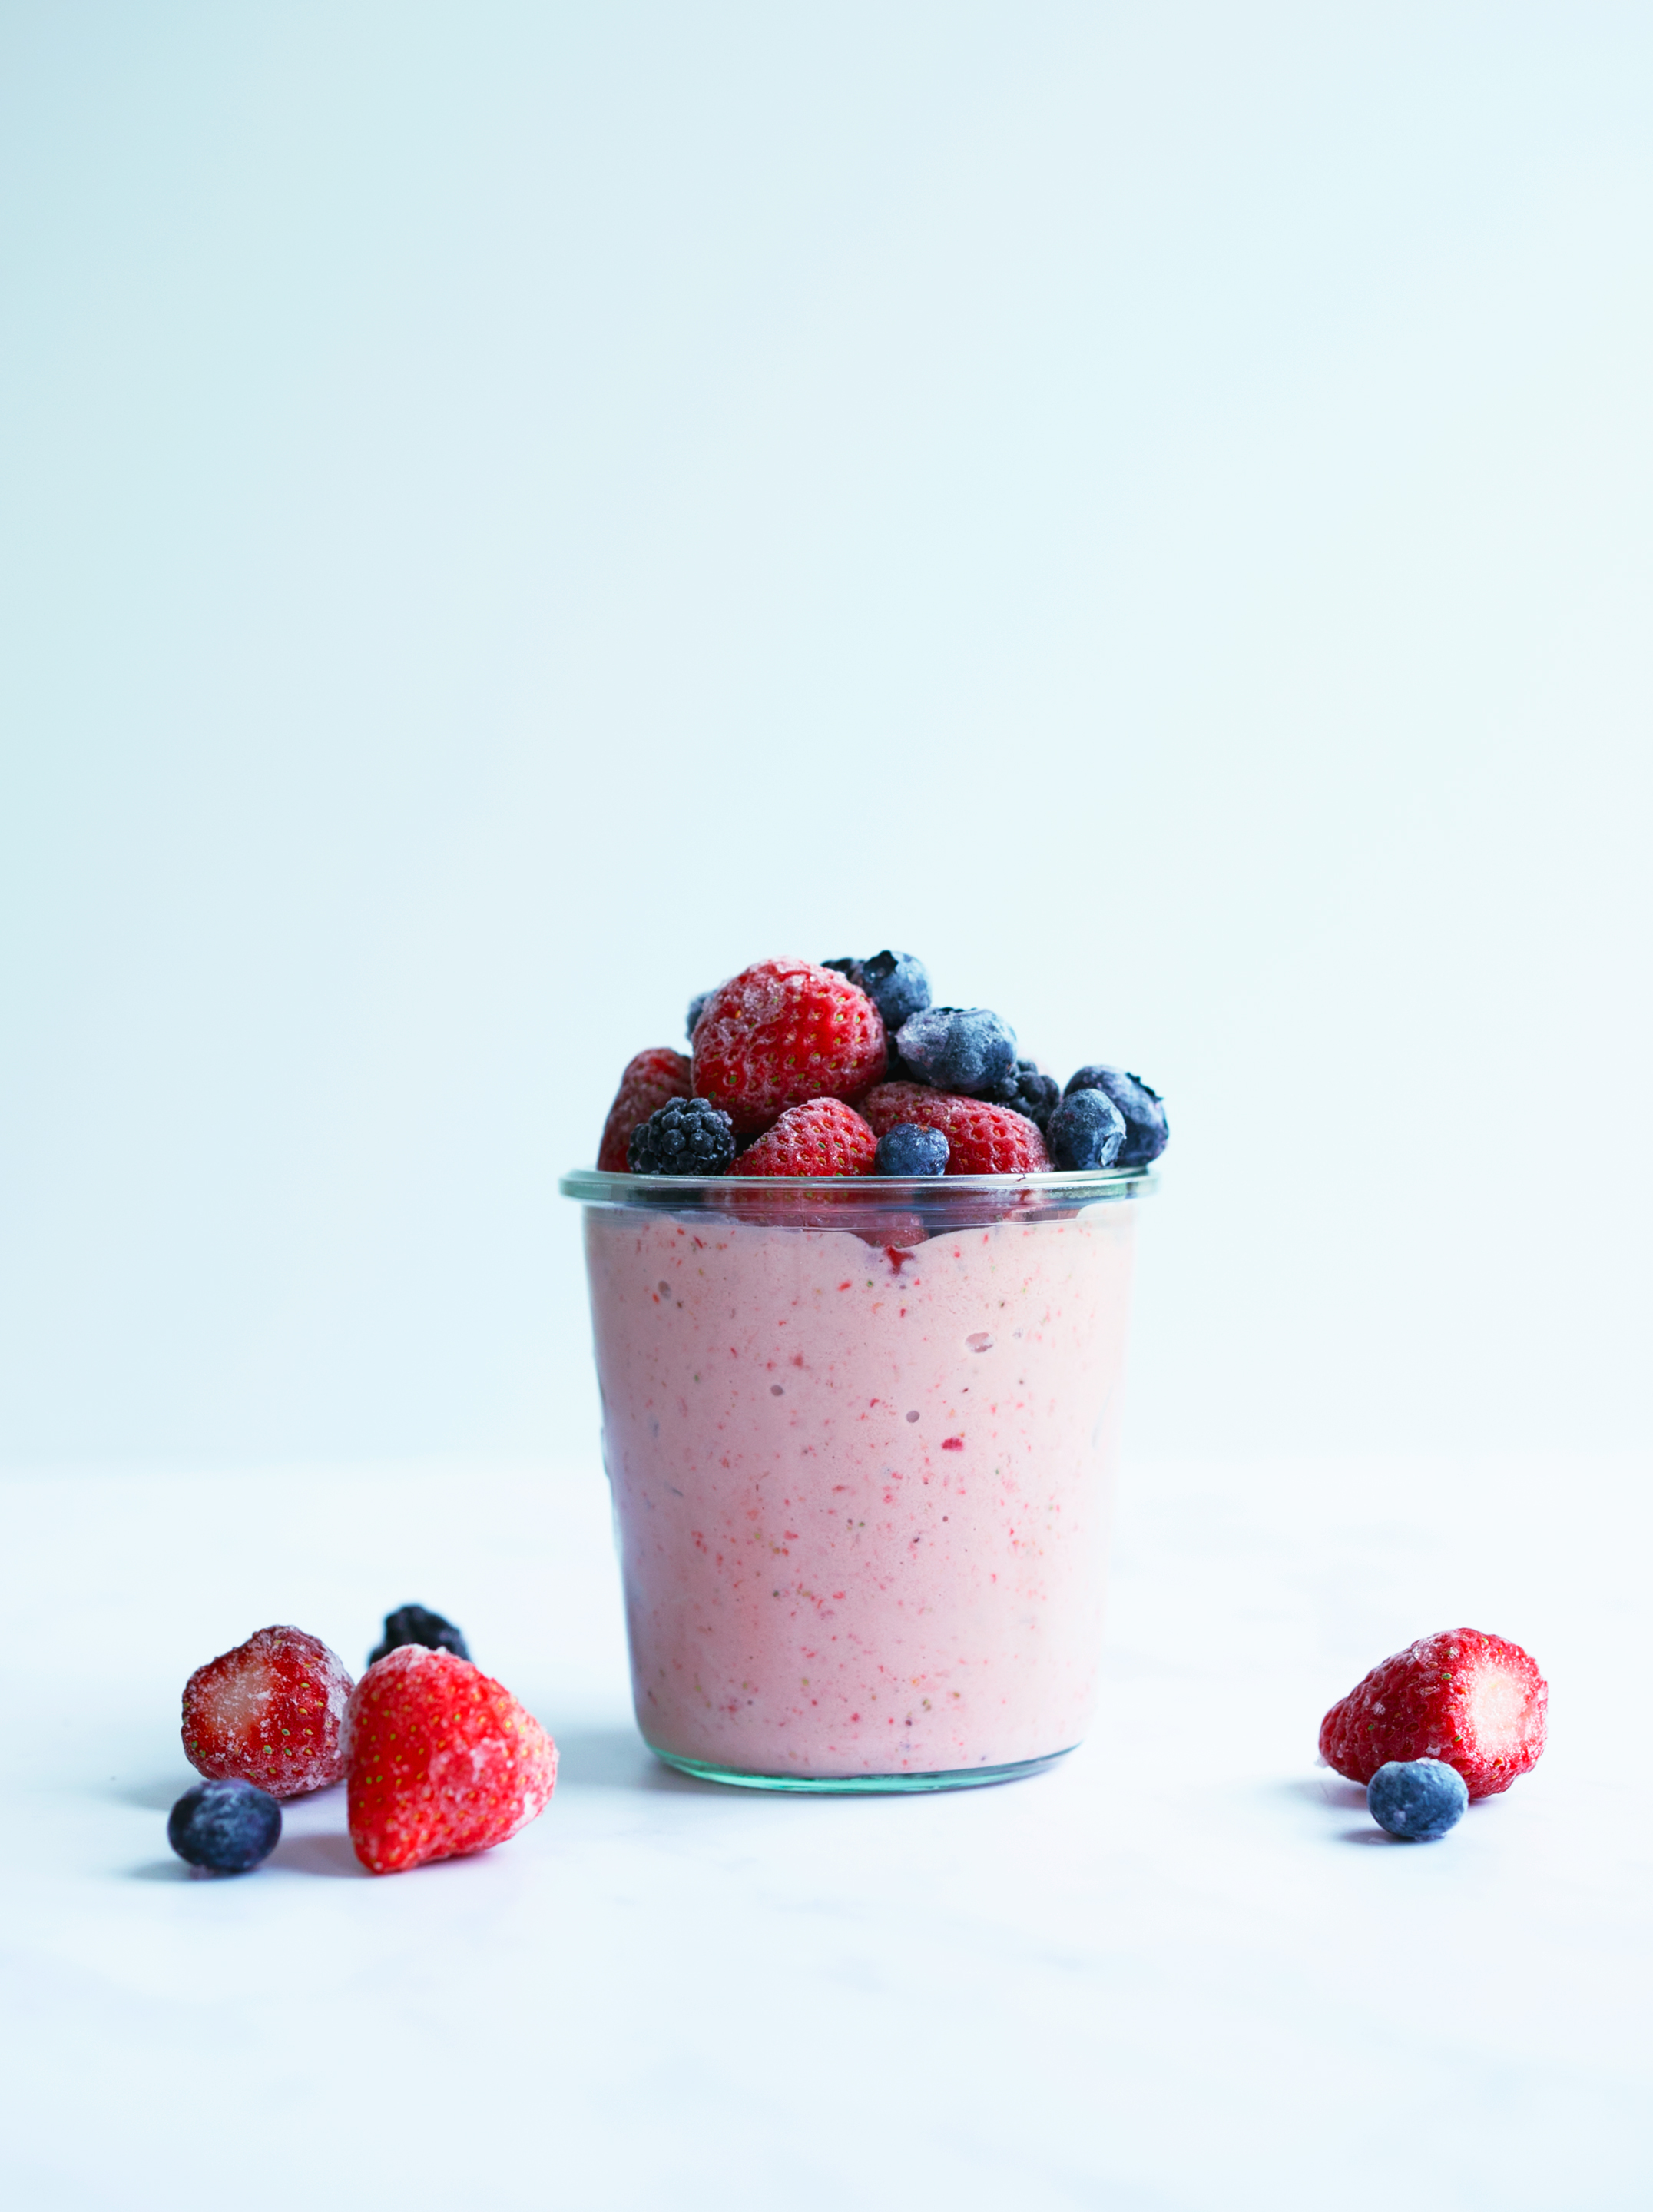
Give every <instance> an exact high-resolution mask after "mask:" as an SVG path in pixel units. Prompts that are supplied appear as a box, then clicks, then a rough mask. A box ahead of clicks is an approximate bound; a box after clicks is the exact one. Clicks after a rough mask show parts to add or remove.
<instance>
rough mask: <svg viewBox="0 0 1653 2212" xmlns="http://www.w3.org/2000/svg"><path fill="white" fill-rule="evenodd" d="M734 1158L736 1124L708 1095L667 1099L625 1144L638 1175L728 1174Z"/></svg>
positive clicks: (639, 1124) (641, 1122) (627, 1154)
mask: <svg viewBox="0 0 1653 2212" xmlns="http://www.w3.org/2000/svg"><path fill="white" fill-rule="evenodd" d="M734 1158H735V1128H734V1124H733V1123H732V1122H731V1121H730V1118H729V1116H728V1115H727V1114H725V1113H724V1109H723V1108H722V1107H721V1106H714V1105H712V1104H711V1102H710V1101H709V1100H708V1099H705V1098H669V1099H667V1101H666V1103H665V1104H664V1105H663V1106H659V1107H657V1108H656V1109H655V1110H654V1112H653V1113H652V1114H651V1115H650V1116H649V1118H648V1120H647V1121H639V1123H638V1125H637V1127H636V1128H634V1129H633V1131H632V1135H631V1141H630V1143H629V1144H628V1145H627V1147H626V1164H627V1167H628V1168H629V1169H630V1170H631V1171H632V1173H633V1175H683V1176H720V1175H726V1174H727V1173H728V1171H729V1166H730V1162H731V1161H732V1160H733V1159H734Z"/></svg>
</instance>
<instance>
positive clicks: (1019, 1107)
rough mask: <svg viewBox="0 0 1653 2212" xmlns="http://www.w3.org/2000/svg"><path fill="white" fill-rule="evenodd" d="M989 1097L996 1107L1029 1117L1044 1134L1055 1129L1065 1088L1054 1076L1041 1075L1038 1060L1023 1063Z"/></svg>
mask: <svg viewBox="0 0 1653 2212" xmlns="http://www.w3.org/2000/svg"><path fill="white" fill-rule="evenodd" d="M987 1095H988V1097H990V1099H991V1100H992V1101H993V1103H994V1104H995V1105H996V1106H1008V1107H1010V1108H1011V1109H1013V1110H1014V1112H1016V1113H1018V1114H1025V1115H1026V1116H1027V1118H1028V1120H1029V1121H1031V1122H1032V1124H1033V1126H1034V1127H1035V1128H1036V1129H1038V1130H1039V1131H1040V1132H1041V1133H1043V1132H1044V1130H1046V1129H1048V1128H1049V1127H1050V1126H1051V1115H1052V1114H1053V1113H1054V1112H1055V1111H1056V1106H1057V1100H1058V1099H1059V1098H1060V1097H1061V1096H1062V1086H1061V1085H1060V1084H1059V1083H1058V1082H1057V1079H1056V1078H1055V1076H1054V1075H1041V1074H1040V1073H1039V1071H1038V1066H1037V1065H1036V1063H1035V1062H1034V1061H1032V1060H1018V1061H1017V1062H1016V1064H1015V1066H1014V1067H1013V1068H1012V1069H1011V1071H1010V1073H1009V1074H1008V1075H1007V1076H1006V1077H1005V1078H1004V1079H1003V1080H1002V1082H1001V1083H1000V1085H998V1087H997V1089H996V1090H994V1091H989V1092H988V1094H987Z"/></svg>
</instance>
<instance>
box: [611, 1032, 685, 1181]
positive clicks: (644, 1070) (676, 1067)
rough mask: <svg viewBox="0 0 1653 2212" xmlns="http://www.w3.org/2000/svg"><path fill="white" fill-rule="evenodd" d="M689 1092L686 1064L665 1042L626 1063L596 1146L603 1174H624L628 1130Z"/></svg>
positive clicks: (628, 1140) (639, 1124) (681, 1056)
mask: <svg viewBox="0 0 1653 2212" xmlns="http://www.w3.org/2000/svg"><path fill="white" fill-rule="evenodd" d="M688 1095H689V1064H688V1062H687V1060H685V1059H684V1057H683V1055H682V1054H681V1052H674V1051H673V1050H672V1048H671V1047H670V1046H669V1045H664V1044H658V1045H653V1046H651V1048H649V1050H648V1051H647V1052H639V1054H636V1056H635V1057H634V1058H633V1059H631V1060H627V1063H626V1073H624V1074H623V1075H622V1076H621V1079H620V1088H619V1090H618V1091H616V1092H615V1103H614V1104H613V1105H612V1106H611V1107H610V1108H609V1118H608V1120H607V1121H605V1122H604V1123H603V1125H602V1143H601V1144H600V1145H599V1146H597V1165H598V1167H599V1168H601V1169H602V1171H603V1173H604V1174H605V1175H624V1174H625V1172H626V1147H627V1144H628V1143H629V1142H630V1141H631V1134H632V1131H633V1129H635V1128H638V1127H640V1126H641V1124H642V1123H643V1122H645V1121H647V1120H648V1118H649V1116H650V1115H651V1114H652V1113H654V1112H655V1111H656V1110H657V1109H658V1108H659V1107H662V1106H663V1105H664V1104H665V1103H666V1101H667V1100H668V1099H669V1098H687V1097H688Z"/></svg>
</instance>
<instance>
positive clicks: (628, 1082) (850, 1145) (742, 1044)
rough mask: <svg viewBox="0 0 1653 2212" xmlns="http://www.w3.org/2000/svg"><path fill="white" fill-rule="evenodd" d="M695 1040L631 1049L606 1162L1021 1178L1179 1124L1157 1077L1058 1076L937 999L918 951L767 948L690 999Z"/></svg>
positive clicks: (1159, 1145)
mask: <svg viewBox="0 0 1653 2212" xmlns="http://www.w3.org/2000/svg"><path fill="white" fill-rule="evenodd" d="M688 1043H689V1055H688V1057H687V1058H685V1056H684V1055H683V1054H681V1052H678V1051H676V1050H675V1048H672V1047H670V1046H666V1045H661V1046H657V1047H655V1048H651V1049H650V1050H648V1051H645V1052H639V1054H637V1055H636V1057H635V1058H634V1059H633V1060H631V1061H630V1062H629V1063H628V1064H627V1067H626V1070H625V1073H623V1075H622V1076H621V1083H620V1089H619V1091H618V1093H617V1094H616V1096H615V1102H614V1104H613V1105H612V1106H611V1107H610V1108H609V1117H608V1120H607V1121H606V1122H605V1123H604V1125H603V1131H602V1144H601V1146H600V1147H599V1149H598V1152H597V1165H598V1167H599V1168H600V1169H602V1170H604V1171H605V1172H609V1173H612V1174H618V1173H621V1172H622V1171H629V1172H630V1173H631V1174H633V1175H662V1176H723V1175H736V1176H809V1177H812V1178H816V1177H821V1176H869V1175H874V1176H933V1175H940V1174H946V1175H955V1176H956V1175H966V1176H981V1175H994V1176H999V1175H1002V1176H1026V1175H1038V1174H1044V1173H1046V1172H1048V1171H1049V1170H1051V1169H1053V1168H1054V1169H1058V1170H1095V1169H1098V1168H1106V1167H1122V1168H1138V1167H1146V1166H1147V1164H1148V1163H1149V1162H1150V1161H1152V1160H1155V1159H1157V1158H1159V1156H1160V1153H1161V1152H1163V1151H1164V1150H1165V1148H1166V1139H1167V1137H1168V1135H1169V1131H1168V1128H1167V1127H1166V1111H1165V1108H1164V1106H1163V1105H1162V1104H1161V1103H1160V1097H1159V1094H1158V1092H1157V1091H1151V1090H1150V1089H1149V1088H1148V1086H1147V1084H1145V1083H1144V1082H1143V1081H1142V1080H1141V1078H1140V1077H1138V1076H1135V1075H1131V1074H1128V1073H1126V1071H1125V1070H1124V1069H1123V1067H1114V1066H1110V1065H1108V1064H1106V1063H1105V1062H1102V1061H1090V1062H1087V1065H1086V1066H1083V1067H1081V1068H1080V1069H1079V1070H1077V1072H1076V1073H1075V1074H1073V1075H1072V1076H1070V1077H1069V1079H1068V1082H1067V1084H1066V1085H1065V1086H1064V1085H1058V1084H1057V1079H1056V1078H1055V1077H1054V1076H1052V1075H1050V1074H1047V1073H1045V1071H1044V1069H1043V1068H1042V1067H1041V1066H1039V1064H1038V1061H1037V1060H1028V1059H1025V1058H1022V1057H1020V1055H1019V1054H1018V1053H1017V1049H1016V1033H1015V1031H1014V1029H1012V1027H1011V1026H1010V1024H1009V1023H1008V1021H1006V1020H1005V1019H1004V1018H1003V1016H1002V1014H996V1013H994V1012H992V1011H991V1010H990V1008H988V1007H985V1006H932V1005H931V1003H930V994H929V975H928V973H927V972H926V970H925V968H924V964H923V961H922V960H919V959H917V957H915V956H914V955H913V954H912V953H911V952H891V951H883V952H875V953H873V954H872V955H871V956H870V957H869V958H867V959H864V960H857V959H849V958H845V959H838V960H823V961H819V962H816V961H811V960H760V961H757V962H755V963H754V965H753V966H751V967H750V968H743V969H742V970H741V972H740V974H739V975H731V976H730V979H729V981H727V982H726V983H720V984H719V985H718V987H717V988H716V989H715V990H711V991H701V992H699V993H697V994H696V995H695V996H694V997H693V999H692V1000H690V1001H689V1009H688ZM937 1139H939V1140H940V1141H939V1143H938V1141H937Z"/></svg>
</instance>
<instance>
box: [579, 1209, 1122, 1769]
mask: <svg viewBox="0 0 1653 2212" xmlns="http://www.w3.org/2000/svg"><path fill="white" fill-rule="evenodd" d="M617 1180H618V1179H617ZM626 1180H627V1181H628V1182H633V1181H635V1179H634V1178H627V1179H626ZM1049 1180H1050V1181H1051V1182H1055V1181H1057V1180H1058V1179H1057V1178H1050V1179H1049ZM565 1188H568V1186H567V1185H565ZM656 1188H658V1186H656ZM582 1195H584V1193H582ZM965 1196H966V1194H964V1193H963V1192H960V1200H964V1198H965ZM1135 1211H1136V1208H1135V1205H1134V1204H1133V1203H1131V1202H1130V1197H1129V1194H1124V1193H1122V1194H1121V1195H1120V1196H1119V1197H1117V1198H1116V1199H1115V1200H1112V1202H1109V1203H1102V1204H1088V1205H1083V1206H1079V1207H1077V1208H1076V1209H1075V1210H1073V1211H1071V1212H1067V1213H1065V1214H1063V1213H1047V1214H1044V1215H1043V1216H1040V1217H1039V1218H1020V1219H1019V1218H1001V1219H997V1220H988V1221H985V1222H984V1221H982V1220H981V1219H980V1218H977V1219H976V1220H975V1222H974V1223H973V1224H972V1225H968V1226H963V1227H959V1228H956V1229H951V1230H948V1229H942V1230H941V1231H938V1232H937V1233H932V1234H929V1236H928V1237H917V1238H915V1239H914V1240H912V1241H908V1242H906V1243H902V1242H899V1241H897V1242H892V1243H889V1244H887V1245H885V1244H880V1243H876V1242H875V1241H874V1239H873V1238H872V1237H869V1236H867V1235H859V1236H858V1235H856V1234H853V1233H851V1232H850V1231H847V1230H838V1229H834V1228H831V1227H826V1226H813V1227H803V1226H787V1225H751V1224H750V1223H749V1222H748V1221H744V1220H742V1219H739V1218H730V1214H729V1212H723V1213H719V1212H718V1211H717V1210H715V1209H706V1210H693V1211H691V1210H685V1211H681V1212H679V1211H675V1210H669V1209H667V1208H664V1207H654V1208H650V1209H644V1208H640V1207H637V1206H630V1205H626V1204H618V1203H617V1204H613V1205H605V1204H588V1205H587V1206H586V1210H585V1224H586V1231H585V1233H586V1253H587V1259H588V1263H589V1269H590V1291H591V1310H592V1320H593V1328H594V1334H595V1337H596V1361H597V1372H598V1378H599V1382H600V1384H601V1388H602V1405H603V1434H604V1449H605V1456H606V1460H607V1464H608V1470H609V1480H610V1482H611V1483H612V1486H613V1491H614V1503H615V1524H616V1529H617V1532H618V1538H619V1542H620V1547H621V1560H622V1565H623V1569H624V1579H625V1588H626V1607H627V1626H628V1630H629V1634H630V1639H631V1652H632V1667H633V1685H634V1690H635V1696H636V1703H637V1714H638V1721H639V1726H640V1727H641V1729H642V1732H643V1735H644V1736H645V1739H646V1740H647V1741H648V1742H649V1743H650V1745H651V1747H653V1748H654V1749H655V1750H656V1751H657V1752H659V1753H662V1754H663V1756H665V1757H667V1758H669V1759H676V1760H681V1761H684V1762H687V1763H689V1764H692V1765H704V1766H706V1767H709V1768H711V1769H715V1770H719V1771H724V1772H725V1773H727V1774H729V1775H730V1776H731V1777H735V1778H739V1777H742V1776H750V1777H753V1778H760V1777H762V1778H774V1779H777V1780H780V1781H782V1782H784V1781H785V1780H787V1779H788V1778H792V1779H796V1780H797V1781H800V1782H806V1783H807V1782H808V1781H811V1780H814V1781H820V1782H825V1783H826V1784H829V1785H830V1784H831V1783H832V1782H833V1780H834V1779H837V1780H839V1781H840V1782H841V1783H843V1784H846V1785H848V1786H853V1783H854V1779H855V1778H873V1777H879V1776H887V1777H890V1778H894V1779H895V1784H896V1786H901V1781H902V1780H905V1782H906V1784H907V1786H911V1785H912V1783H913V1782H914V1781H915V1780H916V1779H917V1778H919V1777H922V1776H925V1775H934V1776H942V1775H945V1776H948V1777H950V1778H956V1779H959V1780H964V1779H967V1778H968V1777H969V1773H970V1771H977V1772H978V1773H979V1772H980V1771H982V1770H988V1769H996V1768H1003V1767H1014V1766H1017V1765H1021V1764H1023V1763H1025V1762H1028V1761H1034V1760H1038V1759H1044V1758H1048V1757H1051V1756H1052V1755H1054V1754H1056V1753H1060V1752H1063V1751H1064V1750H1066V1749H1068V1748H1069V1747H1071V1746H1072V1745H1073V1744H1075V1742H1077V1741H1078V1740H1079V1738H1080V1737H1081V1735H1082V1734H1083V1733H1084V1729H1085V1726H1086V1723H1087V1718H1088V1717H1089V1715H1090V1712H1091V1709H1092V1706H1093V1701H1094V1697H1095V1690H1096V1674H1097V1666H1098V1661H1099V1650H1100V1643H1101V1605H1102V1589H1103V1576H1104V1565H1105V1548H1106V1541H1107V1528H1108V1520H1109V1511H1110V1504H1111V1483H1112V1470H1113V1458H1114V1445H1115V1437H1116V1431H1117V1414H1118V1407H1119V1390H1120V1381H1121V1373H1122V1367H1123V1354H1124V1339H1125V1326H1126V1311H1127V1303H1128V1296H1129V1275H1130V1261H1131V1242H1132V1231H1133V1226H1134V1218H1135ZM960 1213H961V1215H964V1216H965V1217H966V1218H967V1208H966V1207H965V1206H962V1205H961V1206H960ZM978 1215H979V1208H978Z"/></svg>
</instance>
